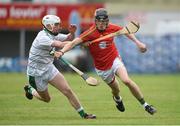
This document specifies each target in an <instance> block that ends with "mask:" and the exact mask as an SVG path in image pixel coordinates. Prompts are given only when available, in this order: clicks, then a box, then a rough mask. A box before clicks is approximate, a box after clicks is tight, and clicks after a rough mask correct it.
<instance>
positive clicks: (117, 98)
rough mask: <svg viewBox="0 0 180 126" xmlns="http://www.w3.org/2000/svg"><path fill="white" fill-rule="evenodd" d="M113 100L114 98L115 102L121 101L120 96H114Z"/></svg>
mask: <svg viewBox="0 0 180 126" xmlns="http://www.w3.org/2000/svg"><path fill="white" fill-rule="evenodd" d="M114 98H115V100H116V101H119V102H120V101H122V97H121V96H114Z"/></svg>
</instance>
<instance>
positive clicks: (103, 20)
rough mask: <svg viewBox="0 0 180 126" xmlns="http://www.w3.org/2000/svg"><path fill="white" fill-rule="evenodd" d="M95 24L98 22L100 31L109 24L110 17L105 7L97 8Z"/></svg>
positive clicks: (97, 26) (97, 25)
mask: <svg viewBox="0 0 180 126" xmlns="http://www.w3.org/2000/svg"><path fill="white" fill-rule="evenodd" d="M95 24H96V28H97V29H98V30H99V31H100V32H102V31H104V30H105V29H106V28H107V26H108V24H109V17H108V13H107V11H106V9H104V8H99V9H96V11H95Z"/></svg>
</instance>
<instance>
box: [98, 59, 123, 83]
mask: <svg viewBox="0 0 180 126" xmlns="http://www.w3.org/2000/svg"><path fill="white" fill-rule="evenodd" d="M122 66H124V63H123V62H122V61H121V60H120V58H119V57H116V58H115V60H114V62H113V65H112V67H111V69H109V70H105V71H103V70H98V69H96V68H95V70H96V73H97V74H98V75H99V76H100V77H101V78H102V80H103V81H105V82H106V83H107V84H110V83H111V82H112V81H113V80H114V78H115V73H116V71H117V69H118V68H120V67H122Z"/></svg>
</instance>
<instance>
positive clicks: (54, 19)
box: [42, 15, 61, 35]
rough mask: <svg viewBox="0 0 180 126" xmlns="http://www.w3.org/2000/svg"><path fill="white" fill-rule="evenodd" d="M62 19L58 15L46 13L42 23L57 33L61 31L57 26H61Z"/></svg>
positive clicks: (51, 31) (50, 31)
mask: <svg viewBox="0 0 180 126" xmlns="http://www.w3.org/2000/svg"><path fill="white" fill-rule="evenodd" d="M60 23H61V20H60V18H59V17H58V16H56V15H46V16H44V17H43V19H42V24H43V26H44V28H45V29H46V30H47V31H48V32H49V33H50V34H53V35H57V34H58V33H59V28H58V29H57V28H56V26H59V25H60Z"/></svg>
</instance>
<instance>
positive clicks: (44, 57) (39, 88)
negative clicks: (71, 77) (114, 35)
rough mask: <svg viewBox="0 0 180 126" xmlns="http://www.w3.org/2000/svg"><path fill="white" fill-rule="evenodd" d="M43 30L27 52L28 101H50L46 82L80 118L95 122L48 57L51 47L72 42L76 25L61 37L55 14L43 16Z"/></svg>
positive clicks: (59, 46)
mask: <svg viewBox="0 0 180 126" xmlns="http://www.w3.org/2000/svg"><path fill="white" fill-rule="evenodd" d="M42 25H43V30H41V31H40V32H39V33H38V35H37V36H36V38H35V39H34V41H33V43H32V46H31V48H30V52H29V58H28V66H27V76H28V81H29V85H25V86H24V90H25V94H26V97H27V98H28V99H30V100H31V99H32V98H33V96H34V97H36V98H37V99H39V100H41V101H44V102H50V99H51V98H50V95H49V93H48V83H49V84H51V85H52V86H54V87H55V88H57V89H58V90H59V91H60V92H61V93H62V94H64V95H65V96H66V97H67V99H68V100H69V102H70V104H71V105H72V106H73V107H74V109H76V110H77V112H78V113H79V114H80V116H81V117H82V118H85V119H95V118H96V116H95V115H93V114H87V113H85V111H84V109H83V107H82V106H81V104H80V102H79V100H78V98H77V96H76V95H75V93H74V92H73V91H72V89H71V88H70V86H69V84H68V83H67V81H66V80H65V78H64V76H63V75H62V74H61V73H60V72H59V71H58V70H57V68H56V67H55V66H54V65H53V61H54V57H53V56H51V55H50V54H49V52H50V51H51V49H52V48H54V47H56V48H62V47H64V45H65V44H66V42H63V41H67V40H72V39H74V33H75V31H76V26H75V25H70V27H69V29H68V30H69V32H70V33H69V34H67V35H65V34H61V33H59V31H60V30H61V20H60V18H59V17H57V16H55V15H46V16H44V17H43V19H42Z"/></svg>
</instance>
